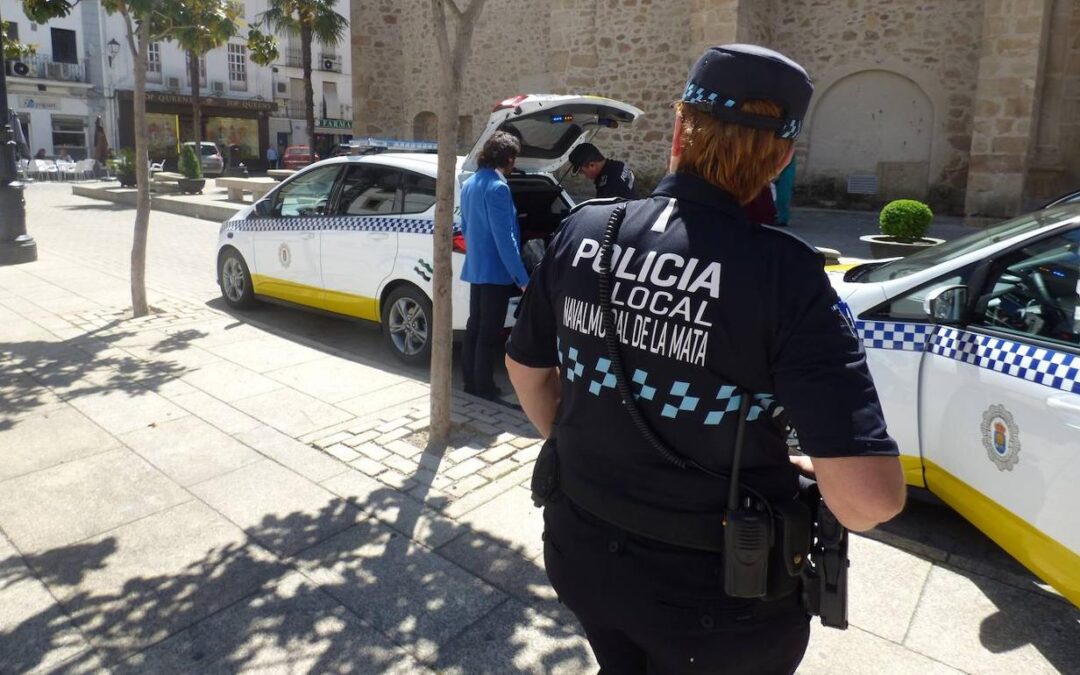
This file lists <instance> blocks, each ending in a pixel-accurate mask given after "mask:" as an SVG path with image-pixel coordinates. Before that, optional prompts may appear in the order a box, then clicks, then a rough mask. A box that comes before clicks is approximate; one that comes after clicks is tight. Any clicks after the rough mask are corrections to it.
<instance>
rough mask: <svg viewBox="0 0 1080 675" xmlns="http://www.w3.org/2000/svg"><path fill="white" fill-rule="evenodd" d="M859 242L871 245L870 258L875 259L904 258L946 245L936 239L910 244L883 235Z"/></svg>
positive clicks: (928, 238) (865, 238) (862, 239)
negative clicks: (926, 249)
mask: <svg viewBox="0 0 1080 675" xmlns="http://www.w3.org/2000/svg"><path fill="white" fill-rule="evenodd" d="M859 241H865V242H866V243H868V244H870V257H871V258H874V259H881V258H903V257H904V256H908V255H911V254H912V253H915V252H916V251H921V250H923V249H925V248H930V247H931V246H937V245H938V244H943V243H945V240H944V239H937V238H934V237H923V238H922V239H918V240H916V241H910V242H905V241H897V240H896V239H895V238H893V237H888V236H885V235H883V234H867V235H864V236H862V237H859Z"/></svg>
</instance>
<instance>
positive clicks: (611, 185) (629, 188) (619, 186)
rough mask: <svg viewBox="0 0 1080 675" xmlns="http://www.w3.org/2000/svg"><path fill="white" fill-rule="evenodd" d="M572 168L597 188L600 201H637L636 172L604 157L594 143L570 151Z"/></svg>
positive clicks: (622, 163)
mask: <svg viewBox="0 0 1080 675" xmlns="http://www.w3.org/2000/svg"><path fill="white" fill-rule="evenodd" d="M570 168H571V170H572V171H573V172H574V173H575V174H577V173H580V174H581V175H583V176H585V177H586V178H588V179H589V180H591V181H592V182H593V185H595V186H596V196H597V197H598V198H600V199H605V198H607V197H621V198H623V199H637V198H638V195H637V191H636V190H634V172H633V171H631V170H630V167H629V166H627V165H626V163H625V162H619V161H616V160H614V159H608V158H606V157H604V155H603V153H601V152H600V149H599V148H597V147H596V146H595V145H593V144H592V143H582V144H581V145H579V146H577V147H576V148H574V149H573V150H571V151H570Z"/></svg>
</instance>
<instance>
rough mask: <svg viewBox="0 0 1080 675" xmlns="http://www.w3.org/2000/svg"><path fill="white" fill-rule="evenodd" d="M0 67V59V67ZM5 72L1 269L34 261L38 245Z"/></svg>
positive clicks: (0, 114) (0, 92) (0, 107)
mask: <svg viewBox="0 0 1080 675" xmlns="http://www.w3.org/2000/svg"><path fill="white" fill-rule="evenodd" d="M0 21H2V19H0ZM3 63H4V59H3V58H2V55H0V65H3ZM6 71H7V68H6V66H5V67H0V124H2V125H3V127H2V132H0V265H18V264H20V263H28V262H33V261H35V260H37V242H35V241H34V239H33V238H32V237H31V236H30V235H29V234H27V233H26V200H25V199H23V190H25V189H26V185H24V184H23V182H22V181H20V180H19V172H18V170H17V169H16V165H15V136H14V133H13V130H12V128H11V117H10V115H11V113H10V111H9V110H8V101H7V72H6Z"/></svg>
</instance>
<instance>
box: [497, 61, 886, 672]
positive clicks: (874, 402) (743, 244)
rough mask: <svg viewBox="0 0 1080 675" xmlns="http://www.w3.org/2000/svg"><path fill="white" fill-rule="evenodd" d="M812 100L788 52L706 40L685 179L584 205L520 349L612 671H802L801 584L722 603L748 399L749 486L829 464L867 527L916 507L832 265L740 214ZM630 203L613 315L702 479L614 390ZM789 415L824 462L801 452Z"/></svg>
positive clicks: (646, 398) (681, 105) (565, 525)
mask: <svg viewBox="0 0 1080 675" xmlns="http://www.w3.org/2000/svg"><path fill="white" fill-rule="evenodd" d="M812 92H813V87H812V84H811V81H810V78H809V76H808V75H807V74H806V72H805V71H804V70H803V68H802V67H800V66H799V65H798V64H796V63H795V62H793V61H791V60H790V59H788V58H786V57H784V56H783V55H781V54H779V53H776V52H774V51H771V50H768V49H764V48H761V47H756V46H750V45H725V46H720V47H713V48H710V49H708V50H707V51H706V52H705V54H704V55H703V56H702V57H701V58H700V59H699V60H698V61H697V63H696V64H695V65H694V67H693V69H692V70H691V72H690V77H689V81H688V82H687V84H686V88H685V90H684V94H683V96H682V99H681V101H679V102H677V104H676V109H677V113H676V120H675V134H674V139H673V144H672V171H673V172H672V173H671V174H669V175H668V176H666V177H665V178H664V179H663V180H662V181H661V182H660V184H659V186H658V187H657V188H656V190H655V191H654V192H653V194H652V195H651V196H650V197H648V198H646V199H642V200H638V201H631V202H624V203H619V202H618V200H610V201H608V202H606V203H598V202H597V201H592V202H589V203H587V204H586V205H584V206H583V207H581V208H579V209H578V210H577V211H576V212H574V213H572V214H571V215H570V216H569V217H568V219H567V221H566V227H563V228H562V229H561V231H560V233H559V234H558V235H557V236H556V237H555V239H554V240H553V242H552V244H551V246H550V248H549V249H548V252H547V254H546V256H545V258H544V259H543V261H542V263H541V264H540V266H539V267H538V269H537V271H536V272H535V273H534V274H533V276H532V280H531V282H530V284H529V288H528V291H527V293H526V295H525V298H524V299H523V302H522V308H521V313H520V317H519V319H518V323H517V324H516V326H515V327H514V329H513V332H512V334H511V336H510V339H509V341H508V343H507V368H508V371H509V373H510V378H511V381H512V382H513V384H514V387H515V389H516V391H517V393H518V396H519V398H520V400H521V404H522V406H523V409H524V410H525V412H526V414H527V415H528V416H529V418H530V420H531V421H532V422H533V424H534V425H535V426H536V427H537V429H538V430H539V431H540V433H541V434H542V435H543V436H544V437H545V438H548V439H553V440H554V444H553V445H552V447H555V448H557V450H556V453H557V466H558V471H559V475H558V484H559V490H560V491H561V494H559V495H558V496H557V497H556V498H555V500H554V501H553V502H550V503H548V505H547V506H546V507H545V510H544V521H545V533H544V536H545V548H544V561H545V566H546V569H547V572H548V576H549V578H550V580H551V583H552V585H553V586H554V588H555V590H556V592H557V593H558V595H559V598H560V600H561V601H562V602H563V603H565V604H566V605H567V606H568V607H569V608H570V609H571V610H573V612H574V613H575V615H576V616H577V617H578V619H579V620H580V621H581V624H582V626H583V628H584V629H585V632H586V635H587V637H588V639H589V642H590V644H591V645H592V648H593V651H594V653H595V655H596V658H597V661H598V662H599V664H600V667H601V672H603V673H619V674H623V673H646V672H650V673H653V672H656V673H681V672H695V673H770V674H772V673H791V672H794V670H795V668H796V667H797V665H798V663H799V661H800V660H801V659H802V656H803V653H804V651H805V649H806V645H807V641H808V639H809V617H808V616H807V613H806V609H805V608H804V607H803V606H802V602H801V595H800V593H799V592H798V591H786V592H783V593H772V594H771V595H767V596H765V598H762V599H758V598H754V599H747V598H744V597H732V596H731V595H728V594H726V593H725V584H724V576H725V570H724V566H725V561H724V557H723V550H724V549H723V545H722V544H723V537H722V530H723V529H724V528H725V527H728V525H727V524H726V521H724V520H723V513H724V508H725V496H726V491H727V489H728V487H729V486H728V485H727V484H726V482H725V481H723V480H721V479H720V478H719V477H718V476H723V475H726V474H728V473H729V471H730V469H731V468H732V466H731V465H732V456H733V450H732V448H733V445H734V439H735V437H736V435H737V433H738V429H739V428H740V423H739V418H741V417H743V415H742V414H741V411H742V409H745V410H746V415H745V419H746V420H747V421H746V422H744V427H743V428H744V429H745V433H744V435H743V437H744V443H743V447H744V450H743V452H742V460H741V462H740V466H741V471H742V473H741V478H740V480H739V481H735V482H736V483H739V484H741V485H743V486H745V490H744V491H749V490H752V491H753V494H755V495H757V496H758V497H759V498H760V499H762V500H765V501H769V502H770V503H771V502H773V501H774V500H776V501H777V502H779V500H791V499H792V498H793V495H794V494H795V493H796V491H797V484H798V479H799V474H800V473H801V474H804V475H812V476H813V475H816V479H817V481H818V486H819V488H820V490H821V493H822V496H823V498H824V500H825V502H826V504H827V505H828V506H829V507H830V508H831V510H832V511H833V513H834V514H835V515H836V517H837V518H838V519H839V521H840V522H841V523H843V524H844V525H846V526H847V527H848V528H850V529H852V530H866V529H869V528H871V527H874V526H875V525H877V524H878V523H880V522H883V521H885V520H888V519H889V518H891V517H893V516H894V515H895V514H897V513H898V512H899V511H900V509H901V508H902V507H903V502H904V494H905V490H904V481H903V475H902V472H901V469H900V464H899V460H898V458H897V448H896V444H895V442H894V441H893V440H892V439H891V438H890V437H889V435H888V433H887V431H886V428H885V423H884V420H883V418H882V412H881V406H880V403H879V400H878V397H877V393H876V391H875V389H874V383H873V381H872V379H871V377H870V373H869V371H868V370H867V367H866V361H865V354H864V352H863V349H862V345H861V343H860V341H859V340H858V338H857V337H856V336H855V334H854V331H853V328H852V326H851V324H850V322H849V320H848V318H847V314H846V312H845V308H844V307H843V305H842V304H841V303H840V302H839V300H838V298H837V295H836V293H835V292H834V291H833V289H832V288H831V286H830V284H829V281H828V279H827V278H826V276H825V273H824V270H823V259H822V257H821V255H820V254H819V253H818V252H817V251H816V250H815V249H813V248H812V247H810V246H808V245H807V244H805V243H804V242H802V241H801V240H799V239H797V238H795V237H793V236H791V235H789V234H786V233H785V232H784V231H782V230H777V229H773V228H770V227H765V226H762V225H758V224H754V223H751V222H749V221H748V220H747V218H746V215H745V213H744V210H743V207H744V206H745V204H746V203H748V202H749V201H750V200H751V199H753V198H754V197H755V196H756V195H757V194H758V193H759V192H760V191H761V190H762V189H763V188H764V187H765V186H766V185H767V183H768V182H769V180H770V179H771V178H772V177H773V176H775V175H776V174H777V172H779V171H780V169H782V168H783V167H784V166H785V165H786V164H787V163H788V161H789V160H790V158H791V154H792V152H793V150H794V147H793V146H794V139H795V136H796V135H797V134H798V132H799V130H800V127H801V123H802V119H803V116H804V114H805V112H806V109H807V105H808V103H809V101H810V96H811V94H812ZM620 208H625V218H624V219H623V220H622V224H621V227H620V229H619V233H618V236H617V242H616V244H615V246H613V247H611V249H610V250H611V258H610V260H611V270H612V275H611V280H612V284H611V291H610V303H609V305H610V307H611V308H612V310H613V314H614V317H615V321H614V326H615V330H614V331H613V333H614V334H616V335H617V337H618V340H617V342H618V346H617V353H618V356H619V359H620V361H621V363H622V366H623V368H622V372H623V374H624V377H625V378H626V380H627V381H628V384H629V390H630V391H631V392H632V398H633V399H634V401H633V403H632V404H633V405H634V406H636V407H637V409H638V411H639V413H640V415H641V416H642V418H643V419H644V420H645V422H646V423H647V425H648V426H649V427H650V428H651V429H653V430H654V431H655V434H656V436H657V437H659V438H660V439H661V440H662V441H663V443H664V444H665V445H666V446H667V447H668V448H670V449H672V450H674V451H677V452H678V453H679V454H680V455H681V456H682V457H684V458H687V459H688V460H690V462H692V463H693V464H696V465H697V466H699V467H700V468H701V470H696V469H694V468H692V467H691V466H689V465H687V466H685V468H680V467H679V466H677V465H676V464H675V463H673V462H671V461H669V459H668V458H666V457H665V456H663V455H662V454H661V452H659V451H658V449H657V447H655V446H654V445H651V444H650V443H648V442H646V440H645V438H644V437H643V434H642V432H641V429H640V428H639V427H638V426H637V425H636V424H635V423H632V420H631V418H630V415H629V414H628V412H629V411H628V405H629V404H628V403H627V402H625V401H624V399H623V398H622V397H621V396H620V395H619V393H618V386H616V385H617V382H616V377H614V376H613V366H612V359H611V356H612V354H611V352H609V350H608V348H607V345H606V344H605V340H604V338H603V336H604V335H605V330H604V328H603V321H602V316H603V308H602V307H601V302H600V294H599V290H598V280H599V276H600V270H601V269H602V268H601V266H600V262H599V260H600V256H601V250H602V248H603V239H604V235H605V232H606V231H607V226H608V223H609V219H610V218H611V217H612V214H613V212H614V211H615V210H616V209H620ZM740 392H743V393H740ZM743 395H745V396H746V397H747V399H746V401H745V408H741V407H740V406H741V405H742V404H743V403H744V402H743V400H742V398H741V397H742V396H743ZM751 401H752V405H750V402H751ZM788 422H790V424H792V425H793V426H794V427H795V428H796V429H797V430H798V434H799V439H800V442H801V447H802V449H803V451H804V452H805V453H806V455H807V456H798V457H795V458H791V457H789V453H788V449H787V446H786V444H785V434H784V430H785V427H786V424H787V423H788ZM718 542H719V543H718ZM770 583H771V581H770Z"/></svg>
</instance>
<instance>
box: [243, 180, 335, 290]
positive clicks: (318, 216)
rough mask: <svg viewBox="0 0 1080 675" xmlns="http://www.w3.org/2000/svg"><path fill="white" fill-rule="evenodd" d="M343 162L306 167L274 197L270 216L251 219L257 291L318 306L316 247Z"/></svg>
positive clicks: (319, 273)
mask: <svg viewBox="0 0 1080 675" xmlns="http://www.w3.org/2000/svg"><path fill="white" fill-rule="evenodd" d="M340 174H341V165H331V166H323V167H318V168H315V169H312V170H310V171H306V172H304V173H302V174H300V175H298V176H296V177H295V178H294V179H293V180H291V181H289V182H288V183H286V184H285V185H283V186H282V187H281V188H280V189H279V190H278V191H277V192H276V193H275V195H274V201H273V205H272V207H271V213H270V215H269V217H267V218H265V219H257V220H255V221H253V225H252V227H253V229H255V230H256V232H255V233H254V237H253V244H254V251H255V273H254V274H252V284H253V286H254V288H255V292H256V293H258V294H260V295H266V296H270V297H274V298H280V299H282V300H288V301H290V302H296V303H298V304H303V305H310V306H316V307H318V306H321V305H322V302H323V298H324V292H323V290H322V286H323V283H322V270H321V267H320V248H321V244H322V242H321V236H322V231H323V229H325V227H326V224H327V219H328V218H329V214H328V213H327V211H328V209H330V208H331V206H330V204H331V200H332V198H333V191H334V187H335V185H336V183H337V179H338V177H339V175H340Z"/></svg>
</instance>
